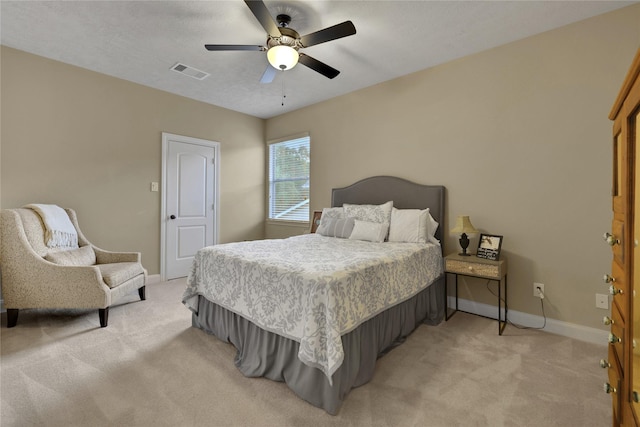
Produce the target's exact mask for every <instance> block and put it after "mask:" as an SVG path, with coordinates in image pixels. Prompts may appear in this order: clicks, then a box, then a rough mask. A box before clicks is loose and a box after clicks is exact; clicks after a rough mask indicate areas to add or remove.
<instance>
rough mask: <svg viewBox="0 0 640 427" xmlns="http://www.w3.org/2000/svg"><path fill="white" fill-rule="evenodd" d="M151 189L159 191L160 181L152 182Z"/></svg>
mask: <svg viewBox="0 0 640 427" xmlns="http://www.w3.org/2000/svg"><path fill="white" fill-rule="evenodd" d="M151 191H158V183H157V182H152V183H151Z"/></svg>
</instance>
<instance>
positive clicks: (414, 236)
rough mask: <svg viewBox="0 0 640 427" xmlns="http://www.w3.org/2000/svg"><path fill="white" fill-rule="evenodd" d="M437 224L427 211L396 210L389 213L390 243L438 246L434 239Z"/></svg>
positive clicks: (438, 243)
mask: <svg viewBox="0 0 640 427" xmlns="http://www.w3.org/2000/svg"><path fill="white" fill-rule="evenodd" d="M438 226H439V224H438V222H437V221H436V220H435V219H433V217H432V216H431V212H430V211H429V208H427V209H423V210H420V209H396V208H393V210H392V211H391V224H390V227H389V241H390V242H409V243H426V242H431V243H435V244H436V245H440V242H439V241H438V239H436V238H435V234H436V230H437V229H438Z"/></svg>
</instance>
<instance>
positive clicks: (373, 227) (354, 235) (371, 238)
mask: <svg viewBox="0 0 640 427" xmlns="http://www.w3.org/2000/svg"><path fill="white" fill-rule="evenodd" d="M388 231H389V223H387V222H369V221H360V220H358V219H356V220H355V225H354V226H353V231H352V232H351V235H350V236H349V239H351V240H366V241H368V242H384V239H385V237H387V232H388Z"/></svg>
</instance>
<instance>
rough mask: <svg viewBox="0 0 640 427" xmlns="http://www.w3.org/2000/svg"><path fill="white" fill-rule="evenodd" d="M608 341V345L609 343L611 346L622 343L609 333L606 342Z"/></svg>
mask: <svg viewBox="0 0 640 427" xmlns="http://www.w3.org/2000/svg"><path fill="white" fill-rule="evenodd" d="M608 341H609V343H611V344H615V343H617V342H622V338H619V337H617V336H615V335H613V334H611V333H610V334H609V340H608Z"/></svg>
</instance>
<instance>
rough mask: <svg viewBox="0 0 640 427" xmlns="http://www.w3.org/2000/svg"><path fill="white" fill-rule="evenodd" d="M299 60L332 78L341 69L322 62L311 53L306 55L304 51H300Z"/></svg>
mask: <svg viewBox="0 0 640 427" xmlns="http://www.w3.org/2000/svg"><path fill="white" fill-rule="evenodd" d="M298 62H300V63H301V64H302V65H306V66H307V67H309V68H311V69H312V70H313V71H317V72H318V73H320V74H322V75H323V76H325V77H328V78H330V79H332V78H334V77H335V76H337V75H338V74H340V71H338V70H336V69H335V68H333V67H330V66H328V65H327V64H325V63H324V62H320V61H318V60H317V59H315V58H312V57H310V56H309V55H305V54H304V53H302V52H300V58H299V59H298Z"/></svg>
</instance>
